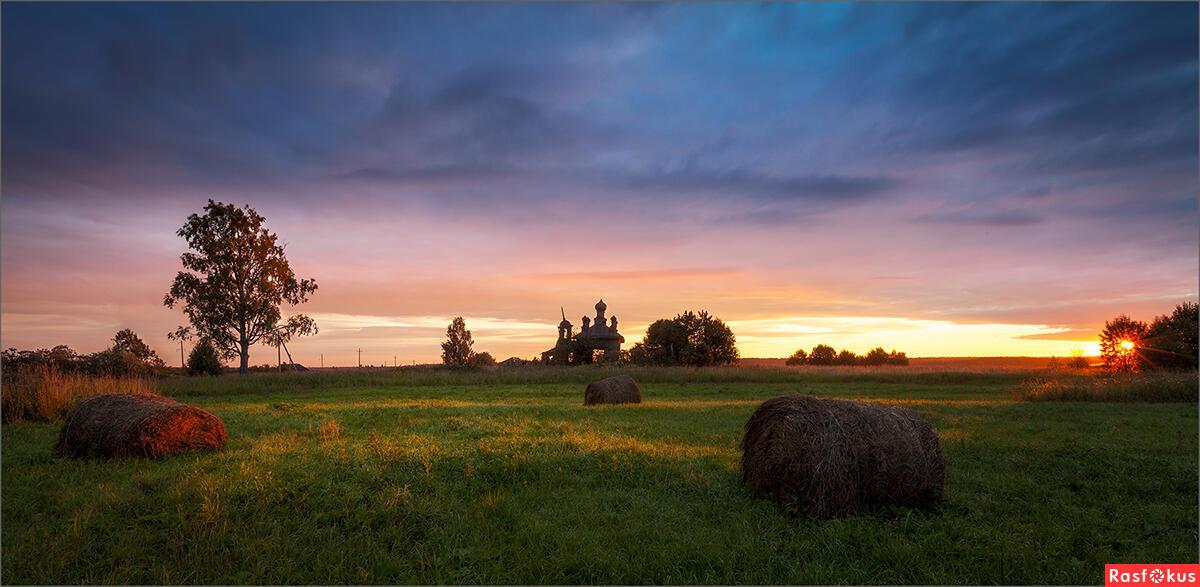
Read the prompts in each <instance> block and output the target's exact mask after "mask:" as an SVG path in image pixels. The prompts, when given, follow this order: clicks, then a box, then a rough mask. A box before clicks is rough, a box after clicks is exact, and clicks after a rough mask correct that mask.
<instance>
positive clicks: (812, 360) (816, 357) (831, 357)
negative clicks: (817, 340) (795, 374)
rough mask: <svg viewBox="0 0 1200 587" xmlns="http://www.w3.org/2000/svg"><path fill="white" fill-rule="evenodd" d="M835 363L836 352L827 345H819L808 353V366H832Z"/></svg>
mask: <svg viewBox="0 0 1200 587" xmlns="http://www.w3.org/2000/svg"><path fill="white" fill-rule="evenodd" d="M836 361H837V351H835V350H833V347H831V346H829V345H827V344H819V345H817V346H815V347H813V350H812V352H810V353H808V364H809V365H832V364H834V362H836Z"/></svg>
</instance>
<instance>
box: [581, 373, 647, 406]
mask: <svg viewBox="0 0 1200 587" xmlns="http://www.w3.org/2000/svg"><path fill="white" fill-rule="evenodd" d="M583 403H584V405H589V406H590V405H592V404H640V403H642V390H640V389H638V384H637V382H636V381H634V380H633V378H632V377H630V376H628V375H616V376H613V377H609V378H607V379H601V380H600V381H593V382H591V383H589V384H588V386H587V390H585V391H584V392H583Z"/></svg>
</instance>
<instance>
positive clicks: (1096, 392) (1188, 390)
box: [1013, 371, 1200, 404]
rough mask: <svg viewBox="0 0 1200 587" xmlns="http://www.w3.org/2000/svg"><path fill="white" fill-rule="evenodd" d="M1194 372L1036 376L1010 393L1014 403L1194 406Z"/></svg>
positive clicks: (1198, 386) (1199, 384)
mask: <svg viewBox="0 0 1200 587" xmlns="http://www.w3.org/2000/svg"><path fill="white" fill-rule="evenodd" d="M1198 390H1200V379H1197V374H1196V372H1195V371H1151V372H1147V373H1111V374H1107V375H1103V376H1087V375H1077V376H1070V375H1066V376H1058V377H1037V378H1033V379H1027V380H1025V381H1023V382H1021V383H1020V385H1018V386H1017V388H1016V389H1015V390H1014V391H1013V399H1014V400H1017V401H1035V402H1036V401H1060V402H1144V403H1168V402H1176V403H1193V404H1194V403H1196V401H1197V396H1198Z"/></svg>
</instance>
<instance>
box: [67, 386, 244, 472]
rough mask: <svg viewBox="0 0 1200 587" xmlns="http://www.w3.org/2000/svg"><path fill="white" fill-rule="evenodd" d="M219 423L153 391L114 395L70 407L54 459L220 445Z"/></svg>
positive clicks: (148, 454)
mask: <svg viewBox="0 0 1200 587" xmlns="http://www.w3.org/2000/svg"><path fill="white" fill-rule="evenodd" d="M225 438H226V432H225V424H224V423H223V422H221V419H220V418H217V417H216V416H214V415H212V414H210V413H208V412H206V411H204V410H201V409H200V408H197V407H194V406H189V405H185V404H181V403H179V402H177V401H175V400H173V399H170V398H166V397H161V396H156V395H133V394H128V393H115V394H108V395H98V396H95V397H91V398H88V399H85V400H83V401H81V402H79V403H78V404H76V405H75V407H74V408H71V411H70V412H68V413H67V419H66V422H64V423H63V426H62V430H60V431H59V433H58V442H56V443H54V456H56V457H74V458H78V457H87V456H100V457H109V458H126V457H143V458H158V457H163V456H167V455H171V454H175V453H178V452H182V451H188V450H215V449H218V448H221V447H222V446H224V445H225Z"/></svg>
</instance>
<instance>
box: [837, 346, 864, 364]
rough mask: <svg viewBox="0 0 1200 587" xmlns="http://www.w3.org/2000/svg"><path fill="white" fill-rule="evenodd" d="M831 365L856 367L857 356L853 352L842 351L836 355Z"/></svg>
mask: <svg viewBox="0 0 1200 587" xmlns="http://www.w3.org/2000/svg"><path fill="white" fill-rule="evenodd" d="M833 363H834V364H835V365H857V364H858V355H856V354H854V352H853V351H848V350H846V349H842V352H840V353H838V355H837V358H836V359H834V360H833Z"/></svg>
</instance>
